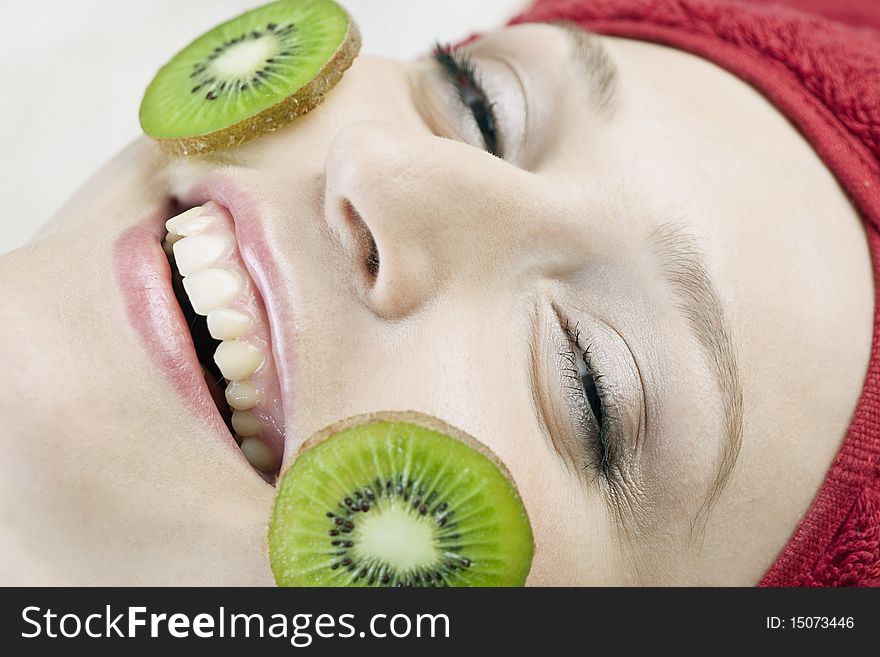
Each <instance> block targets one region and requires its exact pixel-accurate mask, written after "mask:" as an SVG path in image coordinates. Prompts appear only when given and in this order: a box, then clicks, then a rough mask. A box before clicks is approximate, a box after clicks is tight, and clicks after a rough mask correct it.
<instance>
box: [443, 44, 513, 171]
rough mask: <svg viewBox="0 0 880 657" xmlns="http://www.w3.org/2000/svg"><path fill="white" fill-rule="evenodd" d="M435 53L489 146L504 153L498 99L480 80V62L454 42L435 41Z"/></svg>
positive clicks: (487, 146) (457, 95)
mask: <svg viewBox="0 0 880 657" xmlns="http://www.w3.org/2000/svg"><path fill="white" fill-rule="evenodd" d="M431 56H432V57H433V58H434V61H436V62H437V64H439V65H440V68H441V69H442V70H443V72H444V73H445V74H446V78H447V79H448V80H449V83H450V84H451V85H452V88H453V89H454V91H455V96H456V99H457V100H458V101H459V102H460V103H461V105H462V106H463V107H464V108H465V109H466V110H467V111H469V112H470V113H471V115H472V116H473V117H474V122H475V123H476V124H477V128H478V129H479V130H480V134H481V135H482V137H483V143H484V145H485V147H486V150H487V151H489V152H490V153H491V154H492V155H495V156H497V157H502V155H501V148H500V144H499V133H498V121H497V119H496V117H495V110H494V107H495V103H493V102H492V101H491V99H490V98H489V94H487V93H486V91H485V90H484V89H483V85H482V84H481V83H480V74H479V71H478V69H477V66H476V64H474V62H473V60H472V59H471V58H470V56H468V55H467V54H466V53H464V52H462V51H457V50H453V49H452V46H451V45H449V44H441V43H439V42H438V43H436V44H434V49H433V51H432V53H431Z"/></svg>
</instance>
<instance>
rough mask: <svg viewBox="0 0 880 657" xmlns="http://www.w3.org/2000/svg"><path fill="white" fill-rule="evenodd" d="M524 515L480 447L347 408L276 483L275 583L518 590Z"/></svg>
mask: <svg viewBox="0 0 880 657" xmlns="http://www.w3.org/2000/svg"><path fill="white" fill-rule="evenodd" d="M532 553H533V540H532V530H531V526H530V525H529V520H528V516H527V515H526V511H525V508H524V507H523V504H522V501H521V500H520V497H519V494H518V493H517V491H516V487H515V486H514V484H513V481H512V480H511V479H510V475H509V473H508V472H507V470H506V469H505V468H504V466H503V465H502V464H501V462H500V461H499V460H498V458H497V457H496V456H495V455H494V454H492V453H491V452H490V451H489V450H488V449H487V448H486V447H485V446H484V445H482V444H481V443H479V442H478V441H477V440H475V439H474V438H472V437H471V436H468V435H467V434H465V433H464V432H462V431H460V430H458V429H456V428H455V427H452V426H450V425H448V424H446V423H444V422H442V421H441V420H438V419H437V418H434V417H432V416H428V415H423V414H421V413H415V412H396V413H395V412H385V413H371V414H368V415H358V416H355V417H352V418H349V419H347V420H343V421H341V422H339V423H337V424H334V425H332V426H330V427H328V428H326V429H324V430H322V431H320V432H318V433H317V434H316V435H315V436H313V437H312V438H310V439H309V440H308V441H306V443H305V444H304V445H303V446H302V447H301V448H300V452H299V455H298V457H297V458H296V460H295V461H294V462H293V464H292V465H291V467H290V468H289V469H288V470H287V472H286V473H285V474H284V475H283V476H282V478H281V480H280V482H279V491H278V496H277V498H276V500H275V507H274V510H273V513H272V519H271V522H270V524H269V555H270V559H271V563H272V572H273V573H274V575H275V581H276V582H277V583H278V584H279V586H522V585H523V584H524V583H525V580H526V576H527V575H528V573H529V569H530V567H531V563H532Z"/></svg>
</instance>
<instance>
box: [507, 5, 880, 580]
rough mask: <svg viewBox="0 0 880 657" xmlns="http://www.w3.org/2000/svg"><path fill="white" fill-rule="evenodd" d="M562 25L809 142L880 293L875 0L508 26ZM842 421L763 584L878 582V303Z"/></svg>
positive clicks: (607, 10)
mask: <svg viewBox="0 0 880 657" xmlns="http://www.w3.org/2000/svg"><path fill="white" fill-rule="evenodd" d="M552 20H570V21H573V22H575V23H577V24H579V25H581V26H582V27H584V28H585V29H588V30H592V31H594V32H598V33H602V34H610V35H616V36H622V37H630V38H635V39H642V40H646V41H654V42H657V43H662V44H665V45H668V46H672V47H675V48H679V49H681V50H686V51H688V52H691V53H694V54H696V55H699V56H701V57H703V58H705V59H708V60H711V61H713V62H715V63H716V64H718V65H719V66H721V67H723V68H725V69H727V70H728V71H730V72H731V73H733V74H734V75H737V76H739V77H740V78H742V79H743V80H745V81H746V82H748V83H750V84H751V85H752V86H754V87H755V88H757V89H758V90H760V91H761V92H762V93H763V94H764V95H765V96H766V97H767V98H768V99H769V100H770V101H771V102H772V103H773V104H774V105H775V106H776V107H777V109H779V110H780V111H781V112H782V113H783V114H785V115H786V116H787V117H788V118H789V119H790V120H791V121H792V122H793V123H794V124H795V125H796V126H797V127H798V128H799V129H800V130H801V132H802V133H803V134H804V136H805V137H806V138H807V139H808V140H809V141H810V142H811V143H812V145H813V148H815V150H816V152H817V153H818V154H819V156H820V157H821V158H822V160H823V161H824V162H825V164H826V165H827V166H828V168H829V169H830V170H831V171H832V172H833V173H834V175H835V176H836V177H837V179H838V180H839V181H840V184H841V185H842V186H843V188H844V189H845V190H846V191H847V192H848V194H849V195H850V197H851V198H852V201H853V203H854V204H855V206H856V207H857V208H858V210H859V211H860V213H861V216H862V218H863V220H864V222H865V226H866V229H867V234H868V242H869V246H870V249H871V256H872V260H873V264H874V283H875V290H876V291H877V292H878V293H880V1H878V0H775V1H774V0H537V2H535V4H534V5H533V6H532V7H531V8H529V9H528V10H527V11H526V12H525V13H523V14H522V15H520V16H518V17H517V18H515V19H514V20H513V21H511V23H512V24H513V23H522V22H536V21H552ZM874 312H875V315H874V332H873V342H872V346H871V360H870V363H869V366H868V373H867V376H866V378H865V385H864V388H863V390H862V394H861V397H860V399H859V401H858V405H857V407H856V411H855V414H854V416H853V420H852V424H851V425H850V427H849V430H848V432H847V435H846V438H845V440H844V442H843V445H842V446H841V448H840V451H839V452H838V454H837V456H836V457H835V459H834V462H833V463H831V467H830V468H829V470H828V472H827V474H826V476H825V481H824V483H823V485H822V487H821V489H820V490H819V492H818V493H817V495H816V498H815V499H814V500H813V502H812V504H811V506H810V508H809V510H808V511H807V513H806V515H805V516H804V517H803V518H802V519H801V522H800V525H799V526H798V528H797V529H796V530H795V532H794V534H793V535H792V537H791V539H790V540H789V542H788V543H787V544H786V546H785V548H784V549H783V550H782V552H781V553H780V554H779V556H778V558H777V559H776V561H775V562H774V563H773V565H772V566H771V567H770V569H769V570H768V571H767V573H765V575H764V577H763V579H762V580H761V582H760V585H761V586H847V585H849V586H853V585H855V586H878V585H880V303H877V299H875V311H874Z"/></svg>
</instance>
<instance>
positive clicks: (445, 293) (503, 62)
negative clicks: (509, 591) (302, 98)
mask: <svg viewBox="0 0 880 657" xmlns="http://www.w3.org/2000/svg"><path fill="white" fill-rule="evenodd" d="M468 52H469V54H470V57H471V62H472V64H473V65H474V66H475V67H476V79H477V84H474V83H473V81H471V80H468V75H467V69H468V67H467V66H465V67H464V68H465V72H464V73H461V72H458V73H457V74H456V73H455V72H454V71H453V68H454V67H453V65H452V64H450V63H449V60H448V59H447V60H444V61H445V62H446V66H445V67H444V66H443V65H441V63H438V62H437V61H432V60H428V59H426V60H422V61H417V62H410V63H400V62H394V61H388V60H384V59H378V58H373V57H367V56H362V57H359V58H358V59H356V61H355V62H354V65H353V66H352V68H351V69H350V70H349V71H348V72H347V73H346V74H345V76H344V77H343V79H342V81H341V82H340V83H339V84H338V86H337V87H335V88H334V89H333V90H332V92H330V93H329V95H328V96H327V98H326V100H325V102H324V103H323V104H322V105H321V106H320V107H318V108H317V109H316V110H315V111H313V112H312V113H310V114H308V115H306V116H304V117H302V118H300V119H298V120H297V121H296V122H295V123H294V124H293V125H291V126H290V127H288V128H285V129H283V130H280V131H278V132H277V133H275V134H272V135H271V136H267V137H263V138H260V139H257V140H254V141H252V142H249V143H247V144H245V145H243V146H241V147H239V148H237V149H234V150H230V151H225V152H220V153H216V154H213V155H209V156H205V157H201V158H186V159H179V160H174V161H171V160H169V159H166V158H165V157H164V156H162V155H160V154H159V153H158V152H157V151H156V150H155V148H154V147H152V145H150V144H148V143H147V142H146V141H140V142H138V143H136V144H135V145H134V146H132V147H131V148H129V149H128V150H127V151H125V152H124V153H123V154H122V155H120V157H119V158H117V159H116V160H115V161H114V162H112V163H111V164H110V165H108V167H107V168H105V169H104V170H103V171H102V172H101V173H100V174H99V175H98V176H97V177H96V178H94V179H93V180H92V181H91V182H90V183H89V185H88V186H87V187H86V188H84V189H83V191H82V192H81V193H80V194H79V195H78V196H77V197H76V198H75V199H73V200H72V201H71V202H70V204H68V206H67V207H66V208H65V209H64V210H63V211H62V213H61V214H60V215H59V217H58V218H57V219H56V221H55V223H54V224H53V225H54V230H52V231H51V232H49V233H47V234H46V235H45V236H44V237H43V238H42V239H41V240H39V241H37V242H35V243H34V244H32V245H31V246H29V247H27V248H25V249H23V250H20V251H17V252H13V253H12V254H9V255H7V256H6V257H4V258H3V259H2V260H0V271H2V273H3V275H4V278H5V279H6V280H13V281H15V282H16V284H15V285H14V286H13V287H12V289H9V288H7V291H8V292H9V294H8V295H7V298H5V299H2V300H0V306H2V316H3V317H4V318H6V322H4V324H5V327H4V335H5V336H6V339H4V340H3V343H2V345H0V356H3V362H6V363H7V364H8V368H9V369H8V371H7V373H6V386H5V390H6V392H7V394H4V395H0V415H2V417H4V418H5V420H6V427H7V430H6V431H4V433H3V438H2V439H0V440H2V441H3V442H4V445H3V451H4V454H5V456H4V459H3V465H2V466H0V467H2V469H3V476H0V499H2V500H4V501H3V503H2V505H0V509H2V515H0V518H2V522H3V524H4V530H3V531H2V532H0V553H2V554H4V555H5V557H6V558H5V559H4V560H3V563H4V566H3V568H4V569H6V570H5V572H4V575H3V580H5V581H21V582H27V583H41V582H43V583H97V582H108V583H153V584H163V583H165V584H173V583H223V584H269V583H271V582H272V579H271V574H270V570H269V566H268V559H267V550H266V523H267V520H268V518H269V515H270V512H271V507H272V503H273V497H274V488H273V486H272V485H271V484H270V483H267V481H266V480H264V478H262V477H261V476H260V475H259V474H258V473H257V471H256V470H255V469H254V468H253V467H251V465H249V463H248V461H247V460H246V458H245V457H244V456H243V454H242V451H241V450H240V449H239V448H238V447H237V446H236V444H235V443H234V442H233V441H232V439H231V436H230V435H229V433H228V432H227V431H226V429H225V427H223V425H222V423H221V422H219V420H218V418H219V415H218V414H217V411H216V410H215V409H214V407H213V405H212V404H211V402H210V400H209V398H208V396H207V387H206V386H205V384H204V382H203V380H202V377H201V375H200V373H199V371H198V369H197V364H196V361H195V356H194V354H193V351H192V343H191V341H190V338H189V337H188V334H185V333H182V332H181V331H175V329H176V328H178V325H179V324H180V322H181V319H180V316H179V310H178V309H177V306H176V303H175V304H174V307H173V308H172V307H171V305H169V302H168V300H169V299H173V298H174V297H173V295H172V294H171V284H170V278H171V275H170V270H169V268H168V264H167V262H166V261H165V260H164V258H163V256H162V251H161V247H160V240H161V238H162V237H164V230H163V229H162V227H163V226H164V220H165V219H168V218H169V217H170V216H171V215H172V214H173V213H174V212H176V211H179V210H182V209H186V208H188V207H192V206H197V205H201V204H204V203H207V202H208V201H212V202H214V203H218V204H219V205H220V206H222V207H223V208H226V209H227V210H228V211H229V212H230V213H231V221H232V222H233V224H232V225H231V226H230V227H228V228H229V230H231V231H234V237H235V248H234V254H233V255H232V256H229V257H230V261H229V262H230V263H239V264H240V265H241V266H242V267H243V268H246V269H243V271H246V272H247V273H246V274H245V278H244V285H245V287H246V288H247V289H248V290H251V291H253V290H256V289H258V290H259V298H261V299H262V301H257V302H255V303H256V305H254V306H253V307H252V308H251V310H252V312H251V314H252V316H253V317H254V318H255V321H256V327H255V329H254V330H255V331H257V332H261V333H260V334H261V335H263V336H264V337H265V340H264V342H262V343H261V344H262V345H263V346H264V348H265V349H264V350H265V352H266V353H265V355H266V367H267V368H268V370H264V371H269V372H270V373H272V372H275V373H277V374H270V375H267V376H264V377H263V379H262V380H260V379H259V377H258V380H257V384H258V387H259V386H262V387H263V388H264V390H263V392H262V395H263V400H264V403H265V406H264V407H262V408H265V409H268V410H266V414H267V415H266V416H265V417H264V420H267V419H268V420H270V421H275V422H277V423H278V424H279V426H280V425H281V423H283V432H284V435H285V438H284V442H283V446H281V445H280V444H279V446H278V449H279V454H280V453H282V452H283V463H282V464H281V469H282V470H283V469H284V467H286V466H287V465H288V463H289V462H290V460H291V458H292V456H293V454H294V453H295V452H296V449H297V447H298V446H299V445H300V444H301V443H302V442H303V441H304V440H305V439H306V438H307V437H308V436H309V435H310V434H311V433H313V432H314V431H316V430H318V429H320V428H321V427H323V426H325V425H327V424H330V423H332V422H334V421H336V420H338V419H340V418H342V417H346V416H350V415H353V414H357V413H364V412H369V411H375V410H417V411H422V412H425V413H430V414H432V415H436V416H438V417H440V418H442V419H443V420H446V421H447V422H451V423H452V424H455V425H457V426H458V427H460V428H461V429H463V430H465V431H467V432H469V433H471V434H472V435H474V436H475V437H477V438H478V439H479V440H481V441H483V442H484V443H485V444H486V445H487V446H488V447H490V448H491V449H492V450H493V451H494V452H495V453H496V454H497V455H498V456H499V457H500V458H501V460H503V461H504V462H505V463H506V465H507V466H508V468H509V469H510V471H511V472H512V474H513V477H514V479H515V480H516V483H517V484H518V486H519V489H520V492H521V494H522V496H523V499H524V501H525V504H526V507H527V509H528V512H529V515H530V517H531V520H532V524H533V529H534V534H535V539H536V554H535V562H534V565H533V568H532V573H531V575H530V579H529V582H530V583H532V584H562V585H565V584H635V583H639V584H660V583H675V584H685V583H687V584H708V583H712V584H731V583H739V584H748V583H753V582H755V581H757V580H758V579H759V578H760V576H761V574H762V573H763V571H764V570H765V569H766V567H767V566H768V565H769V564H770V563H771V562H772V560H773V559H774V557H775V555H776V553H777V552H778V550H779V549H780V548H781V547H782V546H783V544H784V543H785V541H786V540H787V538H788V536H789V535H790V533H791V532H792V530H793V529H794V527H795V526H796V524H797V521H798V519H799V518H800V517H801V516H802V515H803V513H804V512H805V511H806V508H807V506H808V505H809V503H810V501H811V499H812V497H813V495H814V493H815V491H816V490H817V488H818V486H819V485H820V484H821V481H822V478H823V475H824V472H825V470H826V469H827V467H828V465H829V464H830V462H831V460H832V458H833V455H834V453H835V452H836V450H837V448H838V446H839V443H840V441H841V440H842V438H843V435H844V433H845V430H846V427H847V425H848V422H849V419H850V415H851V412H852V410H853V408H854V406H855V402H856V399H857V397H858V394H859V390H860V388H861V385H862V378H863V375H864V371H865V367H866V364H867V360H868V350H869V345H870V332H871V319H872V316H873V315H872V311H873V305H872V293H873V291H872V282H871V268H870V261H869V256H868V250H867V246H866V242H865V237H864V233H863V231H862V229H861V226H860V223H859V219H858V217H857V215H856V214H855V212H854V211H853V209H852V208H851V206H850V205H849V204H848V202H847V200H846V199H845V197H844V195H843V193H842V192H841V191H840V189H839V187H838V186H837V184H836V183H835V181H834V179H833V178H832V176H831V175H830V174H829V173H828V171H827V170H826V169H825V167H824V166H823V165H822V164H821V162H820V161H819V160H818V159H817V157H816V156H815V154H814V153H813V151H812V150H811V149H810V147H809V146H808V144H807V143H806V142H805V141H804V140H803V139H802V138H801V137H800V136H799V135H798V133H797V132H796V131H795V129H794V128H793V127H792V126H790V125H789V124H788V123H787V122H786V120H785V119H784V118H782V117H781V116H780V115H779V114H778V113H777V112H776V111H775V110H774V109H773V108H772V107H771V106H770V105H769V104H768V103H767V102H766V101H765V100H764V99H763V98H762V97H761V96H760V95H759V94H758V93H756V92H755V91H754V90H752V89H751V88H749V87H748V86H746V85H745V84H744V83H742V82H740V81H738V80H737V79H735V78H733V77H732V76H730V75H728V74H727V73H725V72H723V71H721V70H720V69H718V68H716V67H715V66H713V65H711V64H709V63H707V62H705V61H703V60H700V59H697V58H695V57H693V56H690V55H687V54H684V53H682V52H678V51H674V50H670V49H667V48H664V47H661V46H656V45H651V44H647V43H641V42H635V41H628V40H622V39H612V38H604V37H603V38H599V37H590V36H588V35H587V34H586V33H584V32H580V31H577V30H572V29H569V28H565V27H560V26H551V25H523V26H517V27H513V28H508V29H504V30H501V31H498V32H496V33H493V34H490V35H488V36H485V37H483V38H482V39H479V40H477V41H475V42H473V43H472V44H470V46H469V47H468ZM459 64H461V62H459ZM456 75H458V77H459V79H460V80H464V83H463V84H464V88H463V89H462V90H459V91H458V92H457V91H456V90H455V89H454V88H453V87H452V86H451V85H452V83H451V78H454V77H456ZM457 94H459V95H461V96H463V97H464V98H465V100H467V101H469V102H470V106H469V107H466V106H465V105H464V104H462V102H461V100H460V99H459V98H458V96H457ZM489 104H491V110H488V109H487V108H488V106H489ZM472 110H475V113H474V111H472ZM490 113H491V114H492V115H493V116H492V117H491V118H494V128H493V125H492V124H491V123H492V122H491V121H490V120H489V119H490ZM483 133H485V134H483ZM487 147H488V150H492V151H493V152H494V154H493V153H490V152H487ZM172 198H173V199H175V203H174V204H172V203H171V202H170V199H172ZM209 207H215V206H209ZM220 212H221V214H222V211H220ZM231 234H232V233H231ZM230 266H231V267H232V266H233V264H230ZM181 335H183V336H184V338H185V339H182V338H181ZM206 399H207V400H208V401H207V402H206ZM270 416H271V417H270ZM10 429H11V432H10Z"/></svg>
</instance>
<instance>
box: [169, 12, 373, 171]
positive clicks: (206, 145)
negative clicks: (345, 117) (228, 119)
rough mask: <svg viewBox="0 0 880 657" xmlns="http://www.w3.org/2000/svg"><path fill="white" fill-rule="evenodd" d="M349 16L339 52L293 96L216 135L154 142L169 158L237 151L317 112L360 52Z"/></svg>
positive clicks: (210, 134) (359, 39)
mask: <svg viewBox="0 0 880 657" xmlns="http://www.w3.org/2000/svg"><path fill="white" fill-rule="evenodd" d="M346 16H347V17H348V32H346V34H345V38H344V39H343V40H342V43H340V44H339V47H338V48H337V49H336V52H334V53H333V56H332V57H331V58H330V59H329V60H328V61H327V62H326V63H325V64H324V66H322V67H321V70H319V71H318V72H317V73H316V74H315V76H314V77H313V78H312V79H311V80H309V81H308V82H307V83H306V84H304V85H303V86H302V87H300V88H299V89H297V90H296V91H295V92H294V93H292V94H291V95H289V96H287V97H286V98H284V99H283V100H280V101H279V102H277V103H275V104H274V105H271V106H270V107H267V108H266V109H264V110H262V111H261V112H257V113H256V114H254V115H252V116H249V117H248V118H246V119H244V120H242V121H239V122H238V123H234V124H233V125H230V126H227V127H225V128H221V129H219V130H214V131H213V132H207V133H205V134H202V135H194V136H192V137H183V138H175V139H170V138H153V140H154V141H155V142H156V143H157V144H158V145H159V148H161V149H162V150H163V151H164V152H166V153H168V154H169V155H174V156H192V155H204V154H205V153H210V152H211V151H218V150H226V149H229V148H234V147H236V146H238V145H240V144H242V143H244V142H246V141H250V140H251V139H255V138H256V137H260V136H262V135H265V134H266V133H268V132H273V131H275V130H278V129H279V128H283V127H285V126H286V125H288V124H289V123H291V122H292V121H293V120H294V119H295V118H296V117H298V116H301V115H303V114H305V113H306V112H308V111H310V110H312V109H314V108H315V107H316V106H317V105H318V104H319V103H320V102H321V101H322V100H323V99H324V96H325V95H326V94H327V92H328V91H330V90H331V89H332V88H333V87H335V86H336V83H337V82H339V80H341V79H342V74H343V73H345V71H347V70H348V69H349V67H350V66H351V65H352V62H354V59H355V57H357V54H358V52H360V49H361V34H360V31H359V30H358V26H357V24H356V23H355V22H354V19H353V18H352V17H351V15H350V14H349V13H348V12H346Z"/></svg>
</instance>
